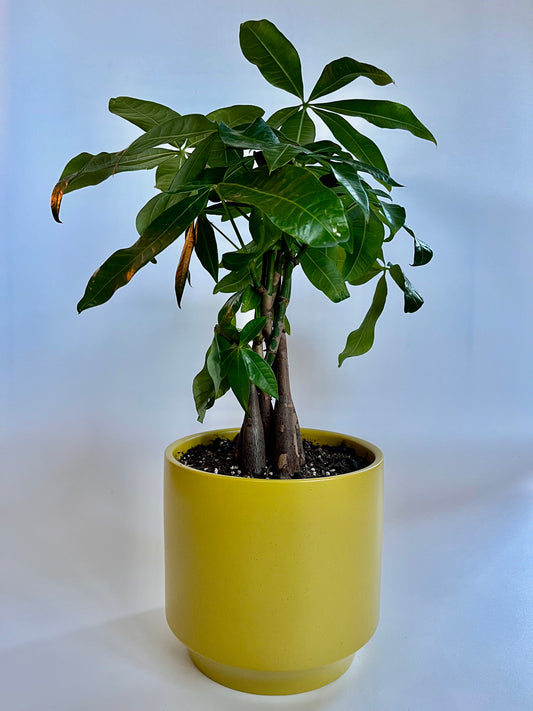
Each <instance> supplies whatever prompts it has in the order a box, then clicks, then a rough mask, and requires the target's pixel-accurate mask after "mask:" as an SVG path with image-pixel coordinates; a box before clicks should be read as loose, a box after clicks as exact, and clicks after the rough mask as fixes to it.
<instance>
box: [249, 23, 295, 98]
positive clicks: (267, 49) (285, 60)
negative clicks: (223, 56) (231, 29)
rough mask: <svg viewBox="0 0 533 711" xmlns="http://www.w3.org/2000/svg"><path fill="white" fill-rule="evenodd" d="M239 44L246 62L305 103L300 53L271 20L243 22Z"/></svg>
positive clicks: (279, 87) (275, 84) (271, 81)
mask: <svg viewBox="0 0 533 711" xmlns="http://www.w3.org/2000/svg"><path fill="white" fill-rule="evenodd" d="M239 41H240V45H241V50H242V53H243V54H244V56H245V57H246V59H247V60H248V61H249V62H251V63H252V64H255V65H256V67H257V68H258V69H259V71H260V72H261V74H262V75H263V76H264V77H265V79H266V80H267V81H268V82H270V83H271V84H273V85H274V86H276V87H278V89H284V90H285V91H288V92H289V93H291V94H295V95H296V96H298V97H299V98H300V99H302V100H303V80H302V66H301V63H300V57H299V56H298V52H297V51H296V49H295V47H294V46H293V45H292V43H291V42H289V40H288V39H287V38H286V37H285V35H283V34H282V33H281V32H280V31H279V30H278V28H277V27H276V26H275V25H274V24H272V22H269V21H268V20H249V21H248V22H243V24H242V25H241V29H240V34H239Z"/></svg>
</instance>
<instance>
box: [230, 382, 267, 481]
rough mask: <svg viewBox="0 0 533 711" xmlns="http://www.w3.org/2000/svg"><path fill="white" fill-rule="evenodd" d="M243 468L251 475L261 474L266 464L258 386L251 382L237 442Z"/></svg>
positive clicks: (238, 455) (239, 458) (238, 456)
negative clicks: (246, 408)
mask: <svg viewBox="0 0 533 711" xmlns="http://www.w3.org/2000/svg"><path fill="white" fill-rule="evenodd" d="M237 458H238V460H239V464H240V467H241V470H242V471H243V472H244V473H245V474H247V475H249V476H260V475H261V474H262V473H263V470H264V468H265V466H266V451H265V436H264V432H263V422H262V419H261V409H260V407H259V397H258V395H257V388H256V387H255V385H254V384H253V383H250V399H249V401H248V412H247V413H246V414H245V416H244V421H243V423H242V427H241V431H240V433H239V439H238V444H237Z"/></svg>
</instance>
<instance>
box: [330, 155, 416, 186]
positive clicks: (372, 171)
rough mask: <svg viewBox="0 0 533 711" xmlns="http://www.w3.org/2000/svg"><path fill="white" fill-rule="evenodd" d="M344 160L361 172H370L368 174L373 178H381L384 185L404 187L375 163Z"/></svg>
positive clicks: (380, 180)
mask: <svg viewBox="0 0 533 711" xmlns="http://www.w3.org/2000/svg"><path fill="white" fill-rule="evenodd" d="M343 162H344V163H348V164H349V165H352V166H353V167H354V168H355V169H356V170H357V171H359V172H360V173H368V175H371V176H372V177H373V178H375V179H376V180H379V182H380V183H383V184H384V185H390V186H391V187H392V188H401V187H403V186H402V185H400V183H397V182H396V181H395V180H394V178H391V176H390V175H388V174H387V173H384V172H383V171H382V170H379V168H376V167H374V166H373V165H369V164H368V163H363V162H362V161H360V160H344V161H343Z"/></svg>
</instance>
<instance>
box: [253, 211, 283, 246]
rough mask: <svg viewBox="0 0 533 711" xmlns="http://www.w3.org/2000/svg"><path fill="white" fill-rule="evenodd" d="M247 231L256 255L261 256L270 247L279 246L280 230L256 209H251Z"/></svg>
mask: <svg viewBox="0 0 533 711" xmlns="http://www.w3.org/2000/svg"><path fill="white" fill-rule="evenodd" d="M249 229H250V234H251V235H252V239H253V241H254V242H255V244H256V251H257V253H258V254H263V253H264V252H266V251H267V249H270V248H271V247H274V246H279V244H280V240H281V230H280V229H279V227H276V225H274V224H273V223H272V222H271V220H269V219H268V217H267V216H266V215H265V214H264V213H263V212H261V210H258V209H257V208H256V207H253V208H252V211H251V213H250V222H249Z"/></svg>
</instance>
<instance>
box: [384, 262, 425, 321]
mask: <svg viewBox="0 0 533 711" xmlns="http://www.w3.org/2000/svg"><path fill="white" fill-rule="evenodd" d="M387 266H388V267H389V271H390V275H391V277H392V278H393V279H394V281H395V282H396V284H398V286H399V287H400V289H401V290H402V291H403V294H404V306H403V310H404V313H406V314H412V313H414V312H415V311H418V309H419V308H420V307H421V306H422V304H423V303H424V299H423V298H422V297H421V295H420V294H419V293H418V291H417V290H416V289H415V288H414V286H413V285H412V284H411V282H410V281H409V279H408V278H407V277H406V276H405V274H404V273H403V271H402V268H401V267H400V265H399V264H390V263H389V264H388V265H387Z"/></svg>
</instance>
